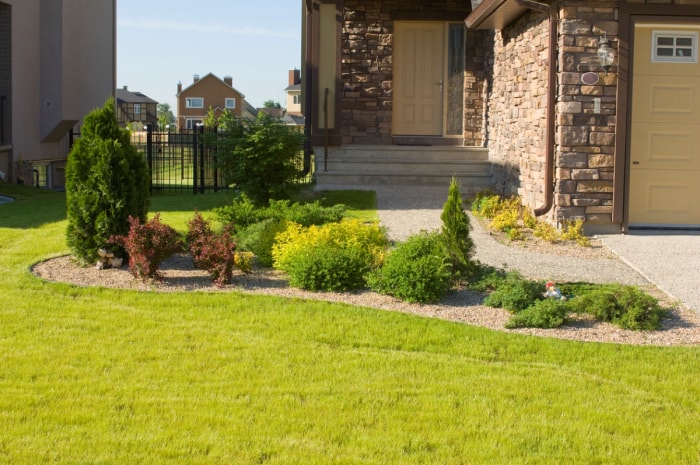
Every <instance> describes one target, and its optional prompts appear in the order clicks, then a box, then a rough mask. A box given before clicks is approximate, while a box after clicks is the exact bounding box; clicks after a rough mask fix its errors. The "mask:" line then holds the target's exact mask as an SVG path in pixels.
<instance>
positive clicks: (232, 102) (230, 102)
mask: <svg viewBox="0 0 700 465" xmlns="http://www.w3.org/2000/svg"><path fill="white" fill-rule="evenodd" d="M226 108H227V109H229V110H234V109H235V108H236V99H235V98H227V99H226Z"/></svg>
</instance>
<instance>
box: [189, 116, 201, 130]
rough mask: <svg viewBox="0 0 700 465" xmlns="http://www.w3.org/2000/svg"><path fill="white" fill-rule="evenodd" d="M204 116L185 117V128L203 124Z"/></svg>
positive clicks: (193, 127)
mask: <svg viewBox="0 0 700 465" xmlns="http://www.w3.org/2000/svg"><path fill="white" fill-rule="evenodd" d="M203 123H204V121H203V120H202V118H186V119H185V129H195V128H196V127H197V125H199V124H203Z"/></svg>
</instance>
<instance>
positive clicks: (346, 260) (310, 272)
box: [272, 219, 388, 291]
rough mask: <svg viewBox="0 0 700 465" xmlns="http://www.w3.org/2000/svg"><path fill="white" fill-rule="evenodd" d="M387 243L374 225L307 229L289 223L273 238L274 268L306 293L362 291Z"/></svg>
mask: <svg viewBox="0 0 700 465" xmlns="http://www.w3.org/2000/svg"><path fill="white" fill-rule="evenodd" d="M387 245H388V240H387V238H386V234H385V233H384V231H383V230H382V229H381V228H380V227H379V226H377V225H375V224H365V223H362V222H361V221H359V220H354V219H343V220H342V221H341V222H339V223H328V224H325V225H322V226H316V225H312V226H310V227H308V228H304V227H303V226H301V225H299V224H296V223H289V224H288V227H287V228H286V229H285V231H283V232H281V233H279V234H278V235H277V236H276V241H275V244H274V245H273V247H272V257H273V266H274V267H275V268H277V269H280V270H282V271H284V272H286V273H287V274H288V275H289V284H290V285H291V286H293V287H300V288H302V289H308V290H325V291H347V290H351V289H358V288H361V287H364V286H365V284H366V282H365V276H366V275H367V273H368V272H369V271H370V270H372V269H373V268H376V267H377V266H379V265H380V264H381V262H382V261H383V258H384V253H385V249H386V247H387Z"/></svg>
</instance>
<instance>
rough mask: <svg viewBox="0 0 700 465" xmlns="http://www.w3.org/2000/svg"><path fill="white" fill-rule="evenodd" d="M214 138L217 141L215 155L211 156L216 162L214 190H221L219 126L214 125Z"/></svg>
mask: <svg viewBox="0 0 700 465" xmlns="http://www.w3.org/2000/svg"><path fill="white" fill-rule="evenodd" d="M214 140H215V141H216V143H215V145H214V150H213V151H212V152H213V155H212V156H211V159H212V160H213V163H214V192H219V169H218V166H217V165H218V164H219V163H218V161H219V157H218V152H219V128H218V126H214Z"/></svg>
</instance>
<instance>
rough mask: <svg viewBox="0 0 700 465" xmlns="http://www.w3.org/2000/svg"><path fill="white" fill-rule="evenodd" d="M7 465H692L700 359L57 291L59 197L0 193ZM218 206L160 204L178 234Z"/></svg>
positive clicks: (291, 310)
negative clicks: (44, 267) (53, 274)
mask: <svg viewBox="0 0 700 465" xmlns="http://www.w3.org/2000/svg"><path fill="white" fill-rule="evenodd" d="M0 195H10V196H14V197H16V199H17V200H16V201H15V202H12V203H10V204H6V205H0V275H1V278H0V463H2V464H5V463H7V464H13V465H18V464H32V465H35V464H44V463H45V464H115V465H116V464H223V463H226V464H543V463H547V464H562V463H567V464H568V463H575V464H632V463H634V464H697V463H700V428H698V423H699V422H700V348H683V347H680V348H655V347H628V346H621V345H606V344H592V343H578V342H568V341H561V340H554V339H544V338H534V337H527V336H520V335H511V334H505V333H501V332H494V331H489V330H486V329H482V328H475V327H469V326H465V325H460V324H455V323H450V322H446V321H441V320H437V319H427V318H420V317H415V316H410V315H406V314H400V313H392V312H385V311H380V310H372V309H365V308H358V307H353V306H349V305H342V304H332V303H324V302H315V301H303V300H297V299H282V298H273V297H263V296H251V295H239V294H235V293H230V294H222V293H213V294H206V293H187V294H184V293H175V294H156V293H152V292H131V291H118V290H110V289H84V288H77V287H73V286H68V285H62V284H49V283H45V282H42V281H40V280H39V279H36V278H35V277H33V275H31V273H30V272H29V267H30V266H31V265H32V263H35V262H37V261H39V260H42V259H44V258H46V257H50V256H54V255H59V254H65V253H67V249H66V246H65V240H64V231H65V228H66V221H65V204H64V198H63V195H61V194H57V193H51V192H45V191H40V190H35V189H29V188H18V187H15V186H7V185H0ZM228 195H230V194H219V195H201V196H193V195H191V194H185V195H181V196H164V197H154V198H153V200H152V211H154V212H155V211H161V212H162V219H163V221H165V222H168V223H170V224H172V225H173V226H175V227H176V228H178V229H180V230H184V227H185V222H186V221H187V220H189V219H190V218H191V215H192V209H193V208H195V207H196V208H198V209H199V210H200V211H206V210H208V209H211V208H213V207H215V206H217V205H221V204H223V203H226V202H228V200H229V199H228V198H227V196H228Z"/></svg>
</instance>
